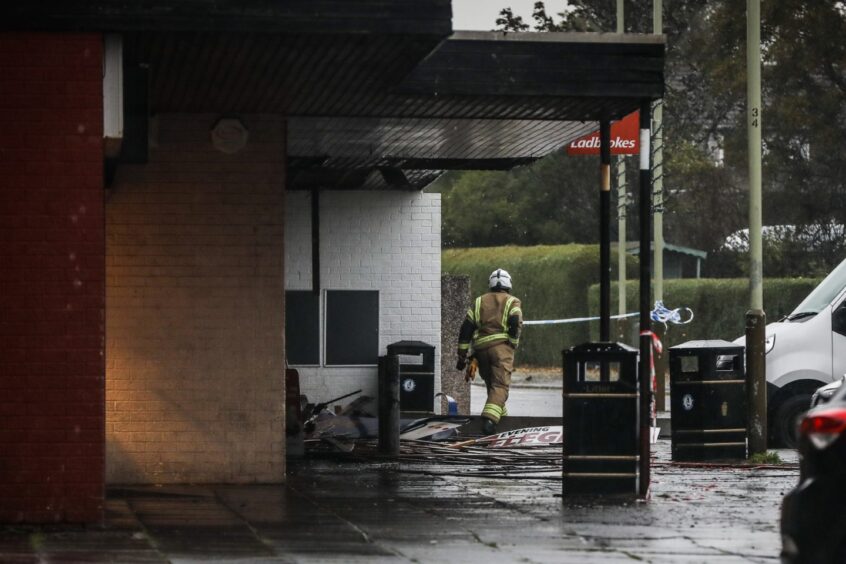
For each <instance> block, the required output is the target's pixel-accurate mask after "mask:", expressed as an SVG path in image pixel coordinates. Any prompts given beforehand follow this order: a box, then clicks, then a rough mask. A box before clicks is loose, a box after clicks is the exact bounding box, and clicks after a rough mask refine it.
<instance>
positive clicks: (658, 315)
mask: <svg viewBox="0 0 846 564" xmlns="http://www.w3.org/2000/svg"><path fill="white" fill-rule="evenodd" d="M682 310H686V311H687V314H688V318H687V319H682V314H681V312H682ZM649 317H650V318H651V319H652V321H657V322H659V323H663V324H664V325H665V326H666V325H667V323H672V324H673V325H687V324H688V323H690V322H691V321H693V310H692V309H690V308H689V307H677V308H676V309H669V308H667V307H666V306H664V302H662V301H661V300H658V301H656V302H655V309H653V310H652V313H650V314H649Z"/></svg>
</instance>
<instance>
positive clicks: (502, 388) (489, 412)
mask: <svg viewBox="0 0 846 564" xmlns="http://www.w3.org/2000/svg"><path fill="white" fill-rule="evenodd" d="M475 356H476V358H477V359H478V361H479V375H480V376H481V377H482V380H484V382H485V386H486V387H487V388H488V401H487V402H486V403H485V407H484V409H482V417H485V418H487V419H490V420H491V421H493V422H494V423H499V420H500V418H501V417H503V416H505V415H508V412H507V411H506V409H505V402H506V401H507V400H508V388H509V387H510V386H511V373H512V372H513V371H514V347H512V346H511V345H510V344H508V343H507V342H503V343H497V344H495V345H492V346H490V347H488V348H486V349H482V350H480V351H476V352H475Z"/></svg>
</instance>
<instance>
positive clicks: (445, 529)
mask: <svg viewBox="0 0 846 564" xmlns="http://www.w3.org/2000/svg"><path fill="white" fill-rule="evenodd" d="M654 450H655V456H654V464H653V484H652V486H653V489H652V496H651V499H650V500H649V501H646V502H643V501H634V500H630V501H627V502H619V501H617V502H607V501H591V502H585V501H584V500H580V501H578V502H573V501H570V500H567V499H562V497H561V482H560V479H558V477H557V476H544V477H541V478H536V479H496V478H491V477H478V476H462V475H461V472H460V470H461V469H460V468H459V471H458V472H456V471H455V470H456V469H455V467H446V465H443V464H439V463H438V461H437V460H433V461H432V462H431V463H429V464H421V463H411V464H408V463H402V464H399V463H396V462H384V461H378V460H376V461H373V460H370V461H351V460H349V459H347V460H331V459H316V460H315V459H306V460H301V461H299V462H296V463H294V464H292V465H291V470H290V475H289V478H288V483H287V484H284V485H272V484H270V485H268V484H264V485H262V484H254V485H253V484H251V485H205V486H125V487H112V488H110V489H109V495H108V501H107V504H106V522H105V523H104V524H103V525H102V526H98V527H56V526H53V527H6V528H2V529H0V562H3V563H4V564H5V563H7V562H8V563H18V562H19V563H22V564H30V563H36V562H37V563H63V562H69V563H70V562H78V563H85V562H92V563H97V562H121V563H123V562H126V563H134V562H137V563H162V562H171V563H178V564H193V563H199V562H227V563H229V562H231V563H238V564H282V563H284V564H298V563H300V564H312V563H324V562H328V563H333V562H338V563H341V562H343V563H359V562H360V563H376V564H379V563H382V562H385V563H387V562H414V563H430V562H431V563H442V562H468V563H473V562H478V563H481V564H491V563H492V562H524V563H529V564H532V563H547V562H549V563H569V562H573V563H585V562H587V563H598V564H606V563H618V562H620V563H622V562H625V563H628V564H631V563H632V562H653V563H656V564H659V563H670V562H672V563H677V562H685V563H687V562H692V563H693V562H703V563H705V562H707V563H709V564H723V563H725V564H734V563H741V562H757V563H775V562H777V561H778V553H779V549H780V543H779V534H778V512H779V507H780V504H781V499H782V497H783V495H784V493H786V492H787V491H788V490H789V489H790V488H791V487H793V485H794V484H795V483H796V481H797V478H798V470H797V468H796V465H795V464H793V463H791V464H788V465H784V466H774V467H764V468H759V469H751V468H748V467H744V468H740V467H732V466H720V465H717V466H702V467H684V466H679V465H675V464H673V463H672V462H671V461H670V460H669V442H668V441H660V442H659V444H658V445H656V448H655V449H654ZM780 454H781V455H782V458H787V459H788V460H789V461H790V462H795V460H796V458H795V454H794V453H790V452H786V451H782V452H781V453H780ZM439 471H442V472H444V474H447V473H448V474H451V475H448V476H447V475H439V474H438V472H439ZM456 474H457V475H456Z"/></svg>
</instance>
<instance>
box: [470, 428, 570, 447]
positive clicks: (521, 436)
mask: <svg viewBox="0 0 846 564" xmlns="http://www.w3.org/2000/svg"><path fill="white" fill-rule="evenodd" d="M479 442H480V443H488V447H489V448H514V447H533V446H548V445H558V444H561V443H563V442H564V427H562V426H561V425H554V426H551V427H526V428H525V429H515V430H513V431H505V432H502V433H499V434H498V435H490V436H487V437H483V438H481V439H479Z"/></svg>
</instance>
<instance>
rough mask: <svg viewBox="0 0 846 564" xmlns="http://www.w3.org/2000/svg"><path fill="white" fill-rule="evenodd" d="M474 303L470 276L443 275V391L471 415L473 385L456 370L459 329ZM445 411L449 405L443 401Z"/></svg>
mask: <svg viewBox="0 0 846 564" xmlns="http://www.w3.org/2000/svg"><path fill="white" fill-rule="evenodd" d="M469 304H470V277H469V276H450V275H445V276H442V277H441V391H442V392H443V393H445V394H447V395H450V396H452V397H453V398H455V401H456V402H457V403H458V413H459V414H462V415H468V414H470V384H468V383H467V382H465V381H464V372H460V371H458V370H456V369H455V359H456V356H455V351H456V347H457V346H458V331H459V329H461V324H462V323H463V322H464V318H465V317H467V307H468V306H469ZM441 409H442V413H446V410H447V404H446V401H445V400H443V404H442V407H441Z"/></svg>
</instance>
